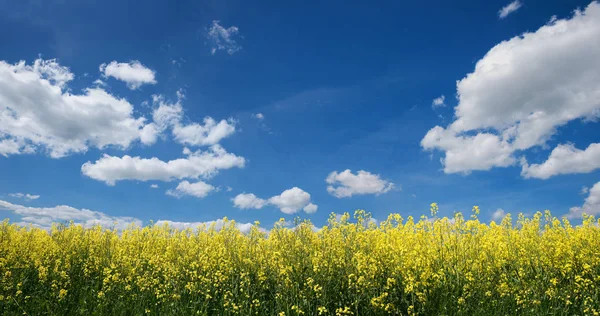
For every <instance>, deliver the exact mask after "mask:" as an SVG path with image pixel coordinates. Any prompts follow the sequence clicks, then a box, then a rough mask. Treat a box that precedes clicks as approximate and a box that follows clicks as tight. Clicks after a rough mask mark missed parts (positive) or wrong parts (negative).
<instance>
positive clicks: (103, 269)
mask: <svg viewBox="0 0 600 316" xmlns="http://www.w3.org/2000/svg"><path fill="white" fill-rule="evenodd" d="M437 212H438V207H437V205H436V204H432V206H431V214H432V216H433V218H427V217H422V218H421V220H419V221H415V220H414V219H413V218H412V217H408V218H406V219H405V218H403V217H401V216H400V215H398V214H392V215H390V216H389V217H388V218H387V220H385V221H383V222H380V223H379V224H378V225H377V224H375V223H374V221H372V220H371V218H370V215H369V214H368V213H366V212H364V211H361V210H359V211H356V212H355V214H354V219H351V216H350V214H345V215H344V216H342V217H341V218H339V217H337V218H336V216H335V215H333V214H332V216H331V217H330V219H329V222H328V224H327V225H326V226H324V227H323V228H322V229H320V230H314V226H312V224H310V223H309V222H302V223H300V224H299V225H298V226H296V227H294V228H286V227H284V225H283V221H282V222H281V223H280V225H275V227H274V228H273V229H272V230H270V231H269V232H264V231H263V230H261V229H260V227H259V226H258V225H259V224H258V223H256V225H255V226H254V227H253V229H252V230H251V231H250V232H249V233H247V234H244V233H242V232H240V231H238V230H237V229H236V226H235V222H234V221H227V222H226V223H227V224H226V225H225V226H224V228H222V229H215V227H198V228H196V229H187V230H177V229H174V228H172V227H170V226H168V225H154V226H146V227H143V228H142V227H135V226H131V227H129V228H128V229H126V230H123V231H117V230H110V229H105V228H102V227H95V228H92V229H86V228H83V227H81V226H78V225H73V224H71V225H55V226H53V228H52V229H51V230H50V231H46V230H42V229H37V228H33V227H20V226H18V225H15V224H10V223H9V222H8V221H4V222H2V223H1V224H0V314H2V315H598V313H599V312H600V290H599V287H600V227H599V225H598V224H599V223H598V221H596V220H595V219H594V218H593V217H591V216H586V217H585V218H584V221H583V223H582V224H581V225H577V226H573V225H571V223H569V221H568V220H566V219H564V218H563V219H558V218H556V217H553V216H552V215H551V214H550V213H549V212H545V213H537V214H535V215H534V216H533V217H532V218H526V217H524V216H522V215H520V216H519V217H518V219H517V220H516V221H513V219H512V218H511V216H510V215H507V216H506V217H505V218H504V219H503V220H502V221H501V222H500V223H495V222H491V223H490V224H487V223H484V222H480V221H479V219H478V218H477V214H478V213H479V208H478V207H474V208H473V215H472V216H471V217H470V219H468V220H466V219H465V218H464V217H463V216H462V215H461V214H460V213H457V214H456V215H455V216H454V217H453V218H451V219H449V218H437V217H435V216H436V214H437Z"/></svg>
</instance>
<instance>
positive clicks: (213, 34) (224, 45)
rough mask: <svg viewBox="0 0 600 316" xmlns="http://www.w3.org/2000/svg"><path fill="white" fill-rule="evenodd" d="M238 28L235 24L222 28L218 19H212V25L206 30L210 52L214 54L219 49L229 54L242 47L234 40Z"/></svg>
mask: <svg viewBox="0 0 600 316" xmlns="http://www.w3.org/2000/svg"><path fill="white" fill-rule="evenodd" d="M238 33H239V29H238V28H237V26H230V27H228V28H224V27H222V26H221V25H220V24H219V21H213V22H212V26H211V27H210V29H209V30H208V34H207V36H206V37H207V38H208V40H209V42H210V45H211V53H212V54H213V55H214V54H215V53H216V52H217V51H219V50H224V51H226V52H227V53H228V54H229V55H233V54H234V53H235V52H237V51H239V50H241V49H242V46H240V45H239V44H238V43H237V42H236V41H235V39H234V38H235V37H236V35H238Z"/></svg>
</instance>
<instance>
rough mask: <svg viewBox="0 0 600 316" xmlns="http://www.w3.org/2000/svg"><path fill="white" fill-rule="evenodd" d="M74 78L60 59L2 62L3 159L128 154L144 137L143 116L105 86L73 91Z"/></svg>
mask: <svg viewBox="0 0 600 316" xmlns="http://www.w3.org/2000/svg"><path fill="white" fill-rule="evenodd" d="M73 78H74V75H73V74H72V73H71V72H70V71H69V69H68V68H67V67H63V66H61V65H60V64H59V63H58V62H57V61H56V60H54V59H51V60H43V59H37V60H36V61H35V62H34V63H33V65H28V64H26V63H25V62H24V61H21V62H18V63H16V64H9V63H7V62H5V61H0V154H1V155H4V156H8V155H16V154H26V153H34V152H36V151H40V150H43V151H45V152H47V153H49V155H50V156H51V157H53V158H60V157H64V156H66V155H69V154H71V153H81V152H85V151H87V150H88V148H90V147H96V148H100V149H103V148H106V147H108V146H112V147H117V148H122V149H126V148H128V147H129V146H130V145H131V143H132V142H134V141H136V140H138V139H139V138H140V137H141V133H142V130H143V128H144V126H145V119H144V118H143V117H138V118H136V117H134V115H133V112H134V111H133V106H132V105H131V104H130V103H129V102H127V100H125V99H120V98H117V97H115V96H113V95H112V94H110V93H108V92H106V91H105V90H104V89H102V88H101V87H89V88H85V89H83V93H82V94H74V93H71V92H70V91H69V87H68V86H67V84H68V83H69V82H70V81H71V80H73Z"/></svg>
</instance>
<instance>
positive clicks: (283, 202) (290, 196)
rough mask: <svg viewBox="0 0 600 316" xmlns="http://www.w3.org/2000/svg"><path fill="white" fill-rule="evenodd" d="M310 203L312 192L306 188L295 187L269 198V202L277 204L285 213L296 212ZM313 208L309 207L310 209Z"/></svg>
mask: <svg viewBox="0 0 600 316" xmlns="http://www.w3.org/2000/svg"><path fill="white" fill-rule="evenodd" d="M309 203H310V194H308V193H307V192H305V191H304V190H302V189H300V188H298V187H293V188H291V189H289V190H285V191H283V192H282V193H281V194H280V195H276V196H273V197H271V198H270V199H269V204H272V205H275V206H277V207H278V208H279V210H281V211H282V212H283V213H285V214H294V213H296V212H298V211H299V210H300V209H302V208H303V207H305V206H307V205H308V204H309ZM310 209H312V208H309V210H310Z"/></svg>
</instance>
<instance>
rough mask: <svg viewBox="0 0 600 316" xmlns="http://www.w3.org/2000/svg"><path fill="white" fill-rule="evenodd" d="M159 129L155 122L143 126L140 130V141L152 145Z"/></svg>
mask: <svg viewBox="0 0 600 316" xmlns="http://www.w3.org/2000/svg"><path fill="white" fill-rule="evenodd" d="M159 133H160V131H159V130H158V128H157V127H156V124H154V123H150V124H147V125H146V126H144V128H142V130H141V131H140V141H141V142H142V144H144V145H152V144H154V143H156V139H157V138H158V135H159Z"/></svg>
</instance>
